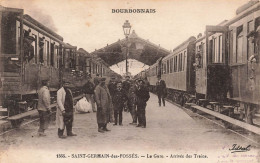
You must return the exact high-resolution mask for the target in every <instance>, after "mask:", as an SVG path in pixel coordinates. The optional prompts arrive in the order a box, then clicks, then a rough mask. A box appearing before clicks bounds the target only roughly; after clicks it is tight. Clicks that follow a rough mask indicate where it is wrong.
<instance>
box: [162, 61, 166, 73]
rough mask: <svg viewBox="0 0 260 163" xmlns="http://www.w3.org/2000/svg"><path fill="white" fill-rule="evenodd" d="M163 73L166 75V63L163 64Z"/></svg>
mask: <svg viewBox="0 0 260 163" xmlns="http://www.w3.org/2000/svg"><path fill="white" fill-rule="evenodd" d="M163 73H164V74H166V63H163Z"/></svg>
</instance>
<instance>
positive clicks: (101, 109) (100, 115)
mask: <svg viewBox="0 0 260 163" xmlns="http://www.w3.org/2000/svg"><path fill="white" fill-rule="evenodd" d="M105 81H106V78H101V79H100V83H99V84H98V85H97V87H96V88H95V98H96V103H97V123H98V132H101V133H104V132H105V131H110V130H108V129H107V123H108V122H109V116H110V112H109V110H110V107H111V103H112V101H111V96H110V93H109V90H108V88H107V87H106V85H105Z"/></svg>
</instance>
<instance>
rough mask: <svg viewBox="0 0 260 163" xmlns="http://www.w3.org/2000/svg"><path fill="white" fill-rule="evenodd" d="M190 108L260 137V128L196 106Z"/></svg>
mask: <svg viewBox="0 0 260 163" xmlns="http://www.w3.org/2000/svg"><path fill="white" fill-rule="evenodd" d="M192 108H194V109H197V110H200V111H203V112H205V113H207V114H210V115H212V116H215V117H217V118H219V119H222V120H224V121H226V122H229V123H231V124H233V125H236V126H239V127H241V128H244V129H246V130H248V131H251V132H253V133H255V134H258V135H260V128H259V127H256V126H253V125H250V124H248V123H245V122H242V121H239V120H236V119H234V118H231V117H228V116H226V115H224V114H220V113H218V112H215V111H212V110H209V109H206V108H203V107H201V106H198V105H193V106H192Z"/></svg>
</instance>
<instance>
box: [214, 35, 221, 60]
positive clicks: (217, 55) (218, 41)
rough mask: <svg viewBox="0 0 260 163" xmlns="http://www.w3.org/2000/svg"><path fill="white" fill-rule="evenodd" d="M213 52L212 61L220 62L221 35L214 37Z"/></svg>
mask: <svg viewBox="0 0 260 163" xmlns="http://www.w3.org/2000/svg"><path fill="white" fill-rule="evenodd" d="M213 43H214V44H215V52H214V55H215V56H214V61H213V63H222V62H223V61H222V35H220V36H219V37H218V39H214V42H213Z"/></svg>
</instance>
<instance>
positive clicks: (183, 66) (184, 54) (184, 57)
mask: <svg viewBox="0 0 260 163" xmlns="http://www.w3.org/2000/svg"><path fill="white" fill-rule="evenodd" d="M185 61H186V51H184V53H183V62H182V71H184V70H185Z"/></svg>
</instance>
